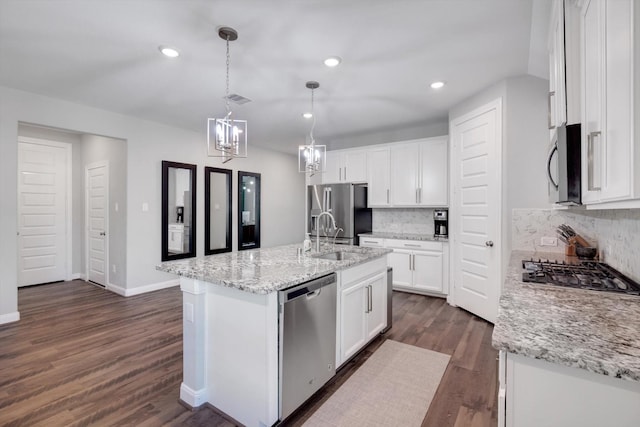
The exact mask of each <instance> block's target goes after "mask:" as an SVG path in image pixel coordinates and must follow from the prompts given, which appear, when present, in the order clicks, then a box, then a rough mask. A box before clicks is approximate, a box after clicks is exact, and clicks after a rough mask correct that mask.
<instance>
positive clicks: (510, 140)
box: [449, 75, 551, 268]
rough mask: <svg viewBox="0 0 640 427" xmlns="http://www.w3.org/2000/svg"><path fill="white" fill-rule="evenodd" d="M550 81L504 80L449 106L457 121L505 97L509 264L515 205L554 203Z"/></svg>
mask: <svg viewBox="0 0 640 427" xmlns="http://www.w3.org/2000/svg"><path fill="white" fill-rule="evenodd" d="M548 91H549V81H548V80H544V79H540V78H538V77H533V76H528V75H525V76H518V77H512V78H509V79H506V80H503V81H501V82H499V83H497V84H495V85H493V86H491V87H489V88H487V89H485V90H483V91H481V92H479V93H478V94H476V95H474V96H473V97H471V98H469V99H467V100H465V101H464V102H462V103H460V104H459V105H457V106H456V107H454V108H452V109H451V110H450V111H449V118H450V120H453V119H454V118H456V117H460V116H461V115H463V114H466V113H468V112H470V111H472V110H474V109H476V108H478V107H480V106H482V105H484V104H487V103H489V102H491V101H493V100H495V99H498V98H501V99H502V135H503V139H502V150H503V151H502V224H501V229H502V242H501V256H502V265H503V267H504V268H506V266H507V265H508V261H509V254H510V253H511V215H512V211H513V209H514V208H548V207H550V206H551V204H550V203H549V201H548V194H547V178H546V172H545V168H546V155H547V150H548V146H549V131H548V129H547V121H546V120H547V93H548Z"/></svg>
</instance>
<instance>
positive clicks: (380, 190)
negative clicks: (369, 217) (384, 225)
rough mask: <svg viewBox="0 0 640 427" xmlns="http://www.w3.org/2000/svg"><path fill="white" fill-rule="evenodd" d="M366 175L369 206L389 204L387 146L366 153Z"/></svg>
mask: <svg viewBox="0 0 640 427" xmlns="http://www.w3.org/2000/svg"><path fill="white" fill-rule="evenodd" d="M367 175H368V177H367V182H368V183H369V198H368V204H369V207H370V208H376V207H387V206H390V205H391V200H390V194H389V192H390V190H391V179H390V171H389V147H383V148H375V149H372V150H370V151H369V152H368V153H367Z"/></svg>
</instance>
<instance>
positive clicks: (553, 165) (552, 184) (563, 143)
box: [547, 123, 582, 205]
mask: <svg viewBox="0 0 640 427" xmlns="http://www.w3.org/2000/svg"><path fill="white" fill-rule="evenodd" d="M580 132H581V131H580V123H578V124H573V125H563V126H558V127H557V128H556V130H555V133H554V136H553V138H552V140H551V148H550V150H549V156H548V157H547V178H548V181H549V201H550V202H551V203H558V204H563V205H580V204H582V199H581V198H582V188H581V185H582V184H581V175H582V168H581V154H580V150H581V147H580V146H581V142H580V138H581V137H580V135H581V133H580Z"/></svg>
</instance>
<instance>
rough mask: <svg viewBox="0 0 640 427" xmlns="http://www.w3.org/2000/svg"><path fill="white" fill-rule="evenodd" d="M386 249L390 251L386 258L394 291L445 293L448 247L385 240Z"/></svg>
mask: <svg viewBox="0 0 640 427" xmlns="http://www.w3.org/2000/svg"><path fill="white" fill-rule="evenodd" d="M385 247H387V248H393V252H392V253H390V254H389V255H387V258H388V262H389V266H390V267H392V268H393V287H394V289H401V290H408V291H413V292H416V291H417V292H421V293H429V294H439V295H443V294H447V293H448V291H449V286H448V269H449V261H448V246H447V245H445V244H444V243H443V242H425V241H409V240H395V239H388V240H386V241H385Z"/></svg>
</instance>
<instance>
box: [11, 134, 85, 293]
mask: <svg viewBox="0 0 640 427" xmlns="http://www.w3.org/2000/svg"><path fill="white" fill-rule="evenodd" d="M21 142H23V143H27V144H35V145H45V146H48V147H56V148H62V149H64V150H65V160H66V162H67V167H66V171H65V175H66V176H65V181H66V183H65V191H66V193H67V194H66V203H65V246H66V248H65V250H66V254H65V280H67V281H69V280H73V273H72V262H73V256H72V254H73V239H72V234H73V230H72V228H71V227H72V224H73V221H72V220H73V218H72V216H73V200H72V199H73V187H72V173H73V163H72V160H73V157H72V147H71V144H70V143H68V142H60V141H53V140H50V139H41V138H32V137H28V136H20V135H18V151H20V146H19V144H20V143H21ZM16 157H17V156H16ZM17 160H18V159H17V158H16V161H17ZM16 174H17V179H18V181H17V183H18V186H19V183H20V165H18V167H17V172H16ZM16 190H17V192H18V194H17V196H18V197H20V191H19V188H17V189H16ZM16 230H18V233H19V232H20V203H19V202H18V203H16ZM16 252H17V254H18V259H19V258H20V236H19V235H18V239H17V240H16ZM18 265H19V264H18ZM18 265H16V270H19V268H18ZM16 273H17V276H16V277H17V278H19V277H20V271H16ZM18 282H19V280H18ZM16 286H19V285H18V284H17V283H16Z"/></svg>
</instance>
